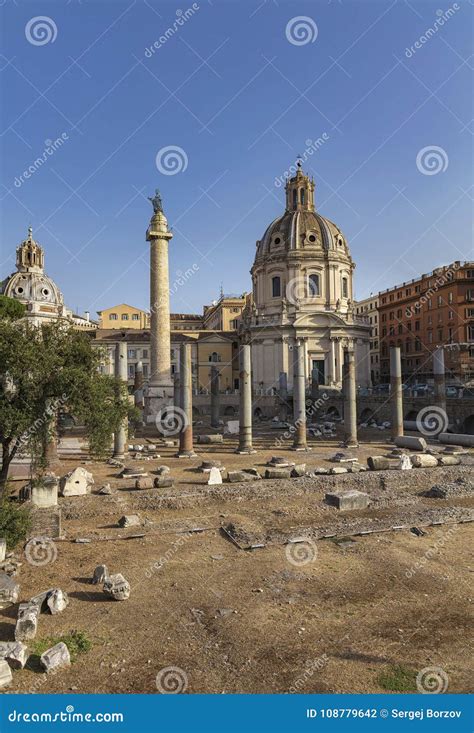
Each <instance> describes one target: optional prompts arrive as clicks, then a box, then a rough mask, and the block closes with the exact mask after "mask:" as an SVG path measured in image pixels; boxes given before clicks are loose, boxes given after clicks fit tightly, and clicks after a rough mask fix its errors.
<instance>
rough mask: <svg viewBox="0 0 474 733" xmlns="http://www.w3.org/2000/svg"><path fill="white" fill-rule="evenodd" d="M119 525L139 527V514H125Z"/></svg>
mask: <svg viewBox="0 0 474 733" xmlns="http://www.w3.org/2000/svg"><path fill="white" fill-rule="evenodd" d="M117 524H118V526H119V527H122V528H124V527H139V526H140V525H141V521H140V517H139V516H138V514H124V515H123V517H120V519H119V520H118V522H117Z"/></svg>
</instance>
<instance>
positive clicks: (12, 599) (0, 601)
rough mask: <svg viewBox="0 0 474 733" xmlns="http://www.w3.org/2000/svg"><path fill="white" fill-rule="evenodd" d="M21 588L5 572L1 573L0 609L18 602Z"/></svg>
mask: <svg viewBox="0 0 474 733" xmlns="http://www.w3.org/2000/svg"><path fill="white" fill-rule="evenodd" d="M19 594H20V586H19V585H18V583H16V582H15V581H14V580H12V578H10V576H9V575H7V573H5V572H0V609H1V608H8V606H11V605H13V604H14V603H16V602H17V600H18V596H19Z"/></svg>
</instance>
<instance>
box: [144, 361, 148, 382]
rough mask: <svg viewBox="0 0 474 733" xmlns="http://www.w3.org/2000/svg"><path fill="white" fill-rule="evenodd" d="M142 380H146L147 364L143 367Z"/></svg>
mask: <svg viewBox="0 0 474 733" xmlns="http://www.w3.org/2000/svg"><path fill="white" fill-rule="evenodd" d="M143 379H148V364H144V365H143Z"/></svg>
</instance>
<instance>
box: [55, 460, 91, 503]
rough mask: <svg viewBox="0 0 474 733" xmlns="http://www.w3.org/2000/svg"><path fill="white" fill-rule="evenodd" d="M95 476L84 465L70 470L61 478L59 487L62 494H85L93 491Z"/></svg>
mask: <svg viewBox="0 0 474 733" xmlns="http://www.w3.org/2000/svg"><path fill="white" fill-rule="evenodd" d="M93 484H94V477H93V476H92V474H91V473H89V471H86V469H85V468H82V466H78V467H77V468H75V469H74V470H73V471H69V473H67V474H66V475H65V476H63V477H62V478H61V481H60V484H59V489H60V494H61V496H84V495H85V494H90V493H91V487H92V485H93Z"/></svg>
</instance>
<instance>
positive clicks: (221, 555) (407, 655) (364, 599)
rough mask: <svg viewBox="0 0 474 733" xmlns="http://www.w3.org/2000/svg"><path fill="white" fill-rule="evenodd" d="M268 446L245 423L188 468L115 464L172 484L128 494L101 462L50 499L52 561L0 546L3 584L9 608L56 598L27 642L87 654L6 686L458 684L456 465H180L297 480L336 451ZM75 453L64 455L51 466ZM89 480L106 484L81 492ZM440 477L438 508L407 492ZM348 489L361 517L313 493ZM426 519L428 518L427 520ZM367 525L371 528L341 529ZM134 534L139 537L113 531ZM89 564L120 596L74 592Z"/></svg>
mask: <svg viewBox="0 0 474 733" xmlns="http://www.w3.org/2000/svg"><path fill="white" fill-rule="evenodd" d="M366 437H367V441H366V442H365V443H364V444H363V445H362V446H361V447H360V448H359V449H358V450H356V451H351V453H352V454H353V455H357V456H358V457H359V458H360V461H361V463H364V464H365V459H366V457H367V455H370V454H372V455H373V454H384V453H387V451H388V450H390V448H389V446H388V443H387V442H386V441H387V437H386V436H380V434H373V435H372V434H370V433H369V432H368V434H367V436H366ZM274 440H275V438H274V436H272V435H271V434H270V432H269V431H267V432H266V433H265V432H263V431H262V432H261V433H260V435H259V436H258V437H257V439H256V441H255V442H256V447H257V448H258V452H257V453H256V454H255V455H254V456H237V455H235V454H234V453H233V452H232V450H233V448H235V445H236V441H235V440H233V439H230V438H226V441H225V443H224V444H223V445H222V446H219V445H216V446H202V450H199V455H198V458H197V459H193V460H180V459H177V458H175V457H174V453H175V449H173V448H160V456H161V457H160V458H159V459H157V460H152V461H146V462H144V461H141V460H139V461H134V460H132V459H127V465H130V466H132V465H144V466H145V467H146V470H147V471H148V472H149V474H150V475H154V474H153V472H154V471H155V470H156V468H157V466H158V465H162V464H164V465H168V466H169V467H170V469H171V475H172V476H173V477H174V478H175V480H176V483H175V486H174V487H173V488H172V489H151V490H141V491H137V490H134V488H133V486H134V481H133V480H132V481H130V480H128V481H127V480H124V479H120V478H117V469H115V468H113V467H111V466H109V465H107V464H104V463H100V464H99V463H90V464H87V465H86V467H87V468H88V470H90V471H91V472H92V473H93V474H94V478H95V486H94V491H93V493H92V495H90V496H87V497H74V498H69V499H60V506H61V507H62V519H63V536H64V540H58V541H57V542H56V543H55V547H56V550H57V557H56V559H55V560H54V561H53V562H49V563H48V564H45V565H43V566H33V565H31V564H29V563H28V562H27V561H26V559H25V557H24V553H23V552H20V553H17V554H18V555H19V556H20V559H21V560H22V562H23V565H22V566H21V569H20V572H19V574H18V576H17V580H18V582H19V583H20V585H21V597H20V600H22V601H23V600H27V599H28V598H30V597H31V596H33V595H34V594H36V593H38V592H40V591H43V590H45V589H47V588H51V587H60V588H61V589H62V590H64V591H66V592H67V593H68V595H69V598H70V604H69V606H68V608H67V609H66V610H65V611H64V612H63V613H62V614H59V615H56V616H50V615H47V614H42V615H41V617H40V621H39V630H38V635H37V639H38V640H40V639H43V638H45V637H58V636H61V635H62V634H69V633H70V632H71V631H72V630H81V631H83V632H85V634H86V635H87V637H88V638H89V639H90V640H91V642H92V648H91V649H90V651H88V652H87V653H85V654H83V655H81V656H79V657H78V658H77V660H76V661H75V662H74V663H73V664H72V666H71V667H70V668H69V669H66V670H62V671H61V672H60V673H58V674H56V675H49V676H47V675H45V674H42V673H40V672H39V671H38V669H37V668H36V667H35V666H34V665H28V666H29V667H30V668H28V666H27V668H25V669H24V670H20V671H15V672H14V673H13V685H12V687H11V688H9V690H10V691H14V692H26V691H36V692H42V693H46V692H54V693H59V692H71V691H77V692H81V693H85V692H96V693H99V692H108V693H133V692H136V693H138V692H145V693H152V692H156V691H157V675H159V679H160V680H161V679H162V678H163V673H162V672H161V670H163V669H165V668H168V667H175V668H178V671H177V672H176V675H177V677H178V680H183V682H178V684H181V685H182V686H183V685H184V687H183V691H187V692H189V693H197V692H214V693H223V692H227V693H238V692H252V693H264V692H340V693H343V692H344V693H347V692H384V691H386V690H385V689H384V688H383V687H382V686H381V684H380V675H381V673H383V672H385V671H390V670H391V669H393V668H394V667H396V666H397V665H402V666H403V667H404V668H407V669H410V670H412V671H414V672H415V673H416V672H419V671H420V670H422V669H424V668H426V667H439V668H441V669H442V670H444V672H445V673H446V675H447V676H448V679H449V690H448V691H449V692H467V691H468V690H469V688H470V686H471V684H472V682H471V681H472V670H470V667H471V660H472V637H471V635H470V633H471V632H470V628H472V601H473V593H474V591H473V586H472V579H473V575H472V574H473V572H474V561H473V557H472V547H473V542H472V534H473V532H472V524H469V523H468V522H467V520H468V518H469V517H472V508H473V505H474V501H473V493H472V467H469V466H465V467H462V468H460V467H453V468H443V469H426V470H425V469H417V470H415V469H414V470H413V471H403V472H402V471H386V472H371V473H367V474H350V475H344V476H334V477H332V476H331V477H329V476H319V477H317V478H299V479H293V480H291V481H286V480H285V481H282V480H277V481H267V480H262V481H256V482H252V483H245V484H227V483H224V484H223V485H222V486H212V487H208V486H207V485H206V476H205V474H202V473H199V472H198V471H197V470H196V469H197V467H198V466H199V465H200V463H201V462H202V460H203V459H206V458H216V459H219V460H221V461H222V463H223V465H224V466H226V468H237V467H244V466H247V467H248V466H254V467H256V468H258V469H260V470H262V471H263V467H264V464H265V462H266V461H267V460H268V459H269V458H270V457H271V456H272V455H279V456H281V455H283V456H287V457H288V458H289V459H290V460H291V461H296V462H297V463H300V462H305V463H306V466H307V470H311V469H312V468H314V467H316V466H326V467H330V466H332V465H334V464H331V463H329V462H328V460H327V459H328V457H329V456H330V455H332V454H334V453H335V452H336V450H340V448H339V442H338V440H336V439H333V440H326V441H322V440H318V441H317V442H316V441H315V442H314V443H313V444H312V451H311V452H309V453H304V454H298V453H297V454H295V453H293V452H291V451H289V450H288V451H286V450H282V449H278V450H276V449H275V447H274ZM138 442H144V441H143V440H142V441H138ZM196 448H199V449H200V448H201V446H196ZM83 460H84V458H83V457H81V456H70V457H68V458H64V459H63V461H62V465H61V469H60V472H61V473H64V472H65V471H66V470H69V469H70V468H73V467H75V466H77V465H81V462H82V461H83ZM106 481H109V482H110V483H111V485H112V487H114V488H116V489H117V490H116V492H115V493H114V494H113V495H112V496H100V495H97V493H96V491H97V490H98V489H99V488H100V486H101V485H102V484H103V483H105V482H106ZM455 481H458V484H459V486H460V490H459V491H455V492H454V493H453V495H452V496H449V497H448V498H446V499H429V498H425V497H422V496H420V495H419V494H420V491H421V490H422V489H426V488H430V487H431V486H433V485H434V484H439V483H441V484H442V485H444V484H447V483H451V482H455ZM469 481H471V488H469V486H468V484H469ZM350 487H354V488H357V489H359V490H362V491H366V492H367V493H368V494H369V496H370V498H371V502H372V503H371V505H370V507H369V509H367V510H363V511H362V510H358V511H352V512H344V513H341V512H339V511H338V510H337V509H335V508H334V507H329V506H327V505H326V504H325V503H324V494H325V491H330V490H332V489H334V488H350ZM135 513H136V514H139V516H140V520H141V527H132V528H130V529H119V528H118V527H117V521H118V519H119V518H120V517H121V516H122V515H123V514H135ZM463 520H465V523H464V521H463ZM434 521H442V522H443V524H439V525H435V526H428V525H430V524H431V525H432V522H434ZM446 522H447V523H446ZM229 523H232V524H233V525H234V526H235V527H238V528H240V529H241V530H242V536H244V537H246V538H247V540H248V543H249V544H252V543H254V544H264V547H261V548H258V549H254V550H244V549H239V548H238V547H237V546H236V545H235V544H233V543H232V542H231V541H230V540H229V539H228V538H227V537H226V536H225V535H224V534H223V533H222V531H221V527H222V526H227V525H228V524H229ZM399 525H403V527H404V528H403V529H398V530H392V529H391V528H392V527H393V526H399ZM411 526H417V527H423V531H424V532H425V534H424V535H422V536H417V535H415V534H414V533H413V532H412V531H411V529H410V528H411ZM196 529H200V530H201V531H199V532H198V531H192V532H190V531H189V530H196ZM368 529H380V530H381V529H386V530H389V531H384V532H380V533H376V534H365V535H360V534H359V532H360V531H366V530H368ZM138 533H145V537H142V538H135V539H128V540H127V539H121V538H125V537H126V536H129V535H133V534H135V535H136V534H138ZM331 533H333V534H335V535H336V536H335V537H332V538H323V536H324V535H328V534H331ZM301 537H303V538H305V539H304V541H303V542H299V543H297V544H287V542H288V540H289V539H294V538H301ZM75 538H89V539H91V540H92V541H91V542H90V543H86V544H79V543H75V542H72V541H71V540H73V539H75ZM101 563H105V564H106V565H107V566H108V568H109V571H110V572H111V573H115V572H120V573H122V574H123V575H124V576H125V577H126V578H127V580H128V581H129V582H130V584H131V595H130V598H129V599H128V600H127V601H123V602H116V601H112V600H109V599H108V598H107V597H106V596H105V595H104V593H103V592H102V589H101V587H100V586H94V585H91V582H90V579H91V576H92V573H93V571H94V568H95V567H96V565H98V564H101ZM16 615H17V606H11V607H10V608H7V609H4V610H3V611H0V639H1V640H10V639H12V638H13V631H14V625H15V619H16Z"/></svg>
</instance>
